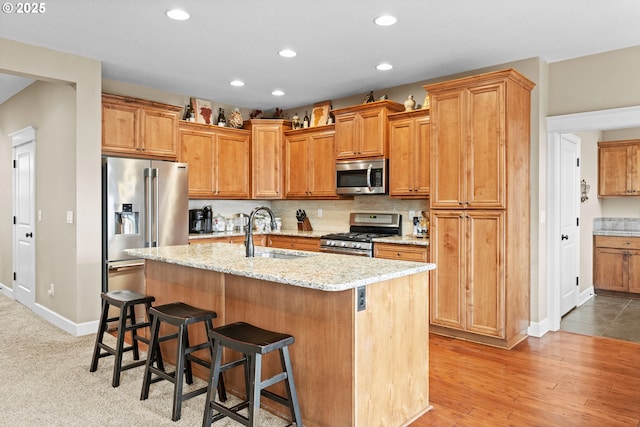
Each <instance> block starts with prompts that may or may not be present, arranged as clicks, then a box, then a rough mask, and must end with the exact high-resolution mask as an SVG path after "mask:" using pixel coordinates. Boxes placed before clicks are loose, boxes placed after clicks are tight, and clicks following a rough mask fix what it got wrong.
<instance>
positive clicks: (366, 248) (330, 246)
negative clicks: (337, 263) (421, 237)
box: [320, 213, 402, 257]
mask: <svg viewBox="0 0 640 427" xmlns="http://www.w3.org/2000/svg"><path fill="white" fill-rule="evenodd" d="M401 234H402V215H400V214H386V213H351V214H350V216H349V232H348V233H332V234H325V235H324V236H321V237H320V250H321V251H322V252H329V253H339V254H347V255H359V256H367V257H372V256H373V245H374V243H373V239H376V238H380V237H387V236H399V235H401Z"/></svg>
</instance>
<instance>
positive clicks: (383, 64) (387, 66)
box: [376, 62, 393, 71]
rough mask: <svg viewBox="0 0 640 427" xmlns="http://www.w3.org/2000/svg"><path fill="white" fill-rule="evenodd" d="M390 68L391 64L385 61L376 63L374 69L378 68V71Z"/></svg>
mask: <svg viewBox="0 0 640 427" xmlns="http://www.w3.org/2000/svg"><path fill="white" fill-rule="evenodd" d="M392 68H393V65H391V64H387V63H386V62H383V63H382V64H378V65H376V69H378V70H380V71H388V70H390V69H392Z"/></svg>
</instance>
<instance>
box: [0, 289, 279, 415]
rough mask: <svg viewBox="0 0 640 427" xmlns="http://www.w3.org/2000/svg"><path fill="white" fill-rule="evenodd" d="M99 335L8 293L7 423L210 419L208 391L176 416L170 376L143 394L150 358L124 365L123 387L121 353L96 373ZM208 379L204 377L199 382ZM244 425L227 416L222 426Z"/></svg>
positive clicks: (3, 322) (2, 330) (1, 398)
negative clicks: (114, 381)
mask: <svg viewBox="0 0 640 427" xmlns="http://www.w3.org/2000/svg"><path fill="white" fill-rule="evenodd" d="M94 341H95V335H88V336H84V337H74V336H71V335H69V334H67V333H66V332H64V331H62V330H61V329H58V328H57V327H56V326H53V325H51V324H50V323H48V322H47V321H45V320H43V319H41V318H39V317H38V316H36V315H35V314H33V312H31V311H30V310H29V309H27V308H26V307H24V306H23V305H21V304H19V303H17V302H16V301H14V300H12V299H11V298H8V297H7V296H6V295H2V294H0V343H2V344H1V345H2V347H0V373H1V374H0V377H1V378H2V382H1V384H0V391H1V392H0V405H1V406H0V426H83V427H85V426H176V427H178V426H201V425H202V416H203V411H204V402H205V395H201V396H197V397H194V398H193V399H190V400H187V401H185V402H183V404H182V417H181V419H180V420H179V421H177V422H173V421H171V405H172V395H173V394H172V393H173V390H172V384H171V383H169V382H168V381H161V382H159V383H156V384H152V385H151V390H150V393H149V399H147V400H145V401H141V400H140V389H141V387H142V376H143V372H144V367H143V366H142V367H138V368H134V369H130V370H127V371H124V372H123V373H122V377H121V380H120V386H119V387H117V388H113V387H111V377H112V373H113V357H107V358H103V359H101V360H100V362H99V364H98V370H97V371H96V372H94V373H90V372H89V365H90V363H91V356H92V352H93V344H94ZM112 342H114V343H115V340H113V341H112ZM131 357H132V355H131V352H128V353H126V356H125V358H127V360H131ZM203 384H204V381H201V380H196V381H195V383H194V385H193V386H202V385H203ZM185 390H188V388H185ZM260 421H261V422H260V425H262V426H265V427H280V426H285V425H287V423H286V422H284V421H283V420H281V419H279V418H277V417H275V416H273V415H271V414H269V413H267V412H265V411H261V414H260ZM238 425H240V424H238V423H236V422H233V421H230V420H229V419H224V420H220V421H218V422H216V423H215V424H214V427H231V426H238Z"/></svg>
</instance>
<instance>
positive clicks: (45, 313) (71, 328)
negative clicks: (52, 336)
mask: <svg viewBox="0 0 640 427" xmlns="http://www.w3.org/2000/svg"><path fill="white" fill-rule="evenodd" d="M33 312H34V313H36V314H37V315H38V316H40V317H42V318H43V319H44V320H46V321H48V322H49V323H52V324H53V325H55V326H57V327H58V328H60V329H62V330H63V331H65V332H67V333H69V334H71V335H74V336H76V337H77V336H81V335H89V334H95V333H96V332H97V331H98V321H97V320H94V321H91V322H85V323H74V322H72V321H70V320H69V319H67V318H66V317H63V316H60V315H59V314H58V313H56V312H55V311H51V310H49V309H48V308H47V307H45V306H43V305H40V304H37V303H36V304H35V305H34V307H33Z"/></svg>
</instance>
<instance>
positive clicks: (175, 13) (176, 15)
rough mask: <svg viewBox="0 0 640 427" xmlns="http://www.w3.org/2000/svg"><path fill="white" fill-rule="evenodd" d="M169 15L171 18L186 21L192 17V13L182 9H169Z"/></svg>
mask: <svg viewBox="0 0 640 427" xmlns="http://www.w3.org/2000/svg"><path fill="white" fill-rule="evenodd" d="M167 16H168V17H169V18H171V19H175V20H176V21H186V20H187V19H189V18H190V17H191V15H189V14H188V13H187V12H185V11H184V10H182V9H171V10H167Z"/></svg>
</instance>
